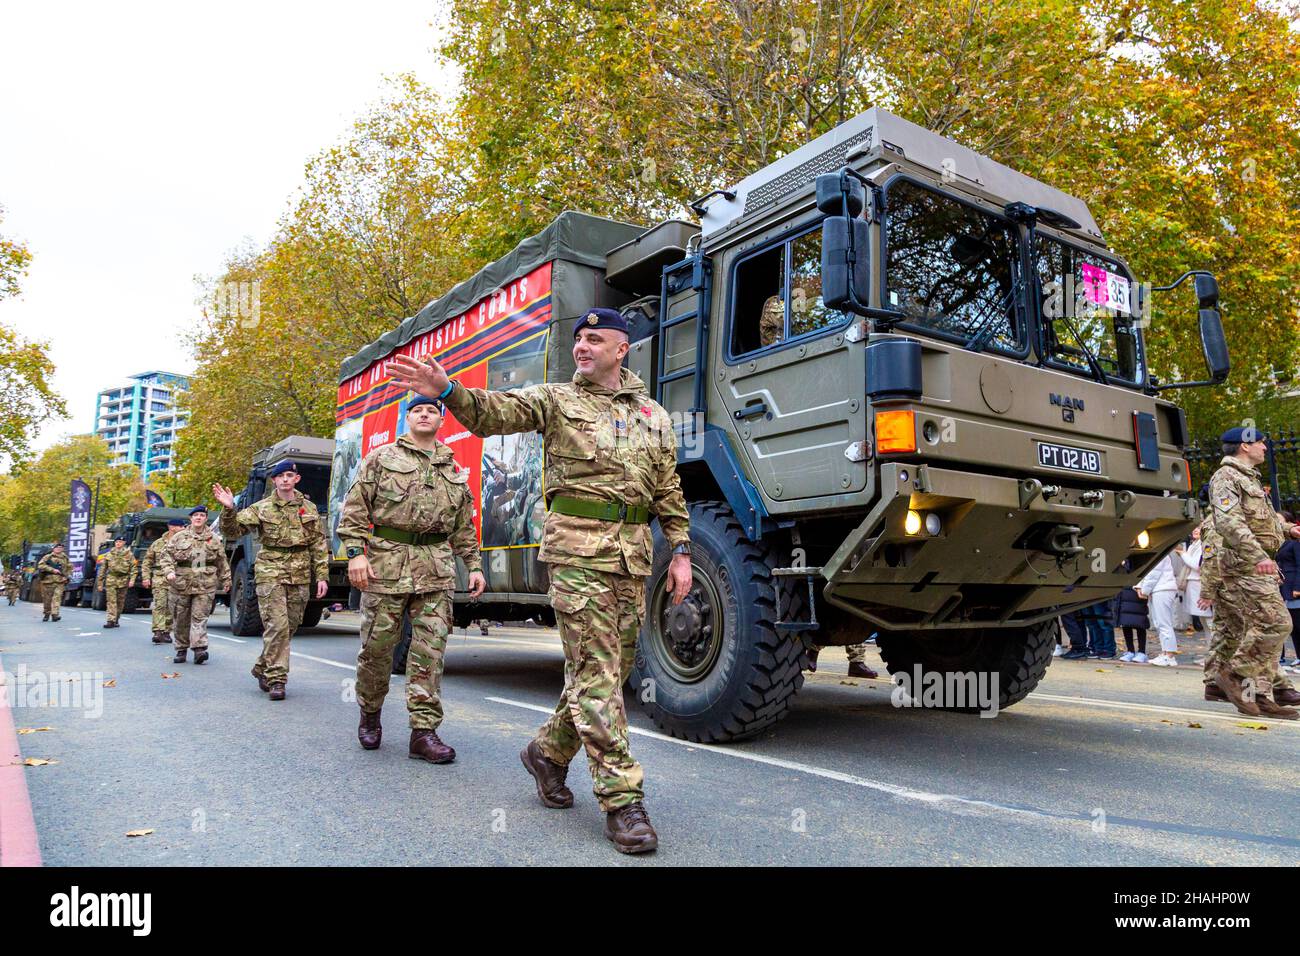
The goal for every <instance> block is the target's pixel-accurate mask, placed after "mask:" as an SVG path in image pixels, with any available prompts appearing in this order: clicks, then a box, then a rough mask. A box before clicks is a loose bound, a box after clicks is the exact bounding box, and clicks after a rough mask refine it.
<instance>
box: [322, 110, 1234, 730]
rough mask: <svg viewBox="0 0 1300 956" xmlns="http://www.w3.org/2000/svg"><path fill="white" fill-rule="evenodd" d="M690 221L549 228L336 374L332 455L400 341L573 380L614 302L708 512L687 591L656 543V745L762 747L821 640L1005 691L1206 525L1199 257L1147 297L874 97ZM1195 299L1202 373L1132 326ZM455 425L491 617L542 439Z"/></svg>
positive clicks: (354, 426) (1011, 175) (1206, 325)
mask: <svg viewBox="0 0 1300 956" xmlns="http://www.w3.org/2000/svg"><path fill="white" fill-rule="evenodd" d="M693 209H694V210H695V211H696V213H697V214H698V215H699V217H700V224H699V225H698V226H697V225H695V224H692V223H686V222H680V221H670V222H665V223H661V224H659V225H657V226H655V227H653V228H650V229H644V228H641V227H638V226H634V225H631V224H626V223H616V222H611V221H609V220H603V219H597V218H595V217H590V216H584V215H582V214H578V213H565V214H563V215H561V216H560V217H559V218H558V219H557V220H556V221H555V222H553V223H552V224H551V225H550V226H549V227H547V229H546V230H544V231H543V232H542V233H540V234H538V235H537V236H534V237H531V238H530V239H528V240H525V241H524V242H523V243H521V245H520V246H519V247H518V248H517V249H516V250H515V251H514V252H513V253H511V254H510V255H508V256H506V257H504V258H503V259H501V260H499V261H497V262H494V263H492V264H490V265H489V266H487V267H485V268H484V269H483V270H481V271H480V272H479V273H478V274H476V275H475V276H474V277H472V278H471V279H469V280H467V281H466V282H463V283H461V284H460V285H458V286H456V287H455V288H454V289H452V290H451V291H450V292H449V293H448V294H447V295H445V296H443V297H442V298H440V299H438V300H435V301H434V302H432V303H430V304H429V305H428V306H426V307H425V308H424V309H423V310H421V311H420V312H419V313H417V314H416V315H415V316H412V317H411V318H409V319H407V320H406V321H404V322H403V323H402V324H401V325H400V326H399V327H398V328H396V329H394V330H393V331H392V332H390V333H389V334H388V335H386V336H384V337H383V338H381V339H380V340H379V341H377V342H376V343H374V344H372V345H371V346H369V347H368V348H366V349H364V350H362V351H361V352H360V353H358V354H357V355H356V356H354V357H353V358H351V359H349V360H348V361H347V362H346V363H344V366H343V369H342V374H341V377H340V378H341V383H340V387H339V405H338V422H339V426H340V427H339V433H338V435H339V438H338V440H339V443H340V445H342V444H343V443H344V442H345V441H346V442H350V443H353V444H354V445H355V446H356V449H357V456H356V457H360V455H361V454H364V452H366V451H369V450H370V449H371V448H373V447H375V446H377V445H379V444H383V443H384V442H386V441H392V440H393V439H394V438H395V437H396V432H397V429H398V428H400V426H401V421H402V417H401V414H400V412H401V410H402V409H403V407H404V406H403V402H404V401H405V395H404V394H401V393H398V392H397V391H396V389H395V387H393V386H392V385H391V384H389V383H388V380H387V378H386V376H385V373H384V371H383V361H384V360H385V359H387V358H388V357H389V356H391V355H392V354H394V353H395V352H397V351H401V352H403V353H404V354H411V355H416V356H420V355H424V354H429V353H432V354H435V355H437V356H438V358H439V361H440V362H441V363H442V364H443V365H444V366H445V367H447V368H448V371H449V372H451V373H452V374H453V376H454V377H456V378H458V379H459V380H460V381H461V382H462V383H463V384H466V385H471V386H479V387H488V388H514V387H519V386H522V385H525V384H529V383H530V382H535V381H566V380H568V379H569V378H570V377H571V376H572V374H573V361H572V356H571V354H570V349H571V344H572V329H573V325H574V323H575V321H577V320H578V318H579V317H581V316H582V315H583V314H584V313H585V311H586V310H587V309H588V308H590V307H592V306H595V305H613V306H615V307H619V308H621V309H623V311H624V314H625V315H627V316H629V318H630V319H631V324H632V328H633V334H632V336H631V338H632V340H633V342H632V348H631V352H630V354H629V357H628V366H629V368H631V369H632V370H633V371H634V372H636V373H637V374H638V375H639V376H640V377H641V378H642V380H644V381H645V382H646V383H647V386H648V388H649V389H650V391H651V394H652V395H653V396H654V397H655V398H656V399H657V400H658V401H659V402H660V403H661V404H662V405H663V406H664V407H665V408H667V409H668V411H669V412H670V413H672V414H673V415H674V417H675V420H676V421H677V422H678V426H677V441H678V456H679V467H678V471H679V474H680V475H681V478H682V483H683V487H684V489H685V492H686V496H687V499H688V501H689V503H690V509H691V529H692V530H691V534H692V544H693V556H692V563H693V566H694V576H695V581H694V588H693V591H692V593H691V595H690V596H689V597H688V598H687V599H686V600H685V601H684V602H683V603H682V604H680V605H677V606H674V605H673V604H672V603H671V601H669V600H668V599H667V595H666V590H665V572H666V567H667V563H668V554H667V549H666V547H665V545H664V542H663V540H662V536H660V535H659V534H658V530H657V528H656V562H655V570H654V573H653V574H652V575H651V576H650V578H649V580H648V583H647V618H646V623H645V627H644V629H643V631H642V633H641V637H640V642H639V645H638V649H637V654H636V663H635V668H634V670H633V673H632V674H631V676H630V679H629V681H628V687H627V692H628V694H629V696H635V697H636V699H637V700H639V701H640V702H641V704H642V706H643V707H644V708H645V709H646V710H647V711H648V713H649V714H650V716H651V717H652V718H653V720H654V721H655V722H656V723H657V724H658V725H659V726H660V727H662V728H663V729H664V730H666V731H668V732H670V733H672V734H675V735H677V736H681V737H684V738H687V739H691V740H699V741H719V740H727V739H738V738H743V737H746V736H750V735H753V734H755V733H757V732H759V731H761V730H763V729H764V728H766V727H769V726H770V725H772V724H773V723H774V722H776V721H777V720H778V719H780V717H781V716H782V715H783V714H784V713H785V712H786V711H787V709H788V707H789V706H790V703H791V699H792V698H793V697H794V695H795V693H796V691H797V690H798V689H799V687H800V686H801V684H802V681H803V676H802V669H803V664H804V662H805V649H806V647H807V646H808V645H810V644H813V643H815V644H818V645H843V644H849V643H857V642H859V641H861V640H863V639H864V638H865V637H867V636H868V635H869V634H871V633H872V632H877V633H878V645H879V648H880V652H881V654H882V656H883V658H884V659H885V661H886V664H887V666H888V668H889V670H890V671H891V673H894V674H899V673H906V674H908V675H912V676H915V675H917V674H920V675H922V676H923V677H924V675H928V674H937V675H940V676H946V675H953V676H957V675H969V676H971V677H975V676H979V675H983V679H985V680H987V681H989V682H990V683H991V684H992V686H993V687H995V688H996V689H997V706H998V707H1006V706H1009V705H1011V704H1014V703H1015V702H1017V701H1019V700H1021V699H1022V698H1024V697H1025V696H1026V695H1027V694H1028V693H1029V692H1030V690H1031V689H1032V688H1033V687H1034V686H1035V684H1036V683H1037V682H1038V681H1039V679H1040V678H1041V677H1042V675H1043V673H1044V671H1045V670H1046V668H1047V665H1048V663H1049V662H1050V659H1051V652H1052V647H1053V645H1054V643H1055V642H1054V637H1055V633H1056V627H1057V618H1058V617H1059V615H1060V614H1062V613H1063V612H1066V611H1069V610H1072V609H1076V608H1079V607H1083V606H1086V605H1088V604H1092V603H1095V602H1097V601H1099V600H1103V599H1106V598H1109V597H1110V596H1112V595H1113V594H1115V593H1116V592H1117V591H1119V590H1120V589H1121V588H1122V587H1125V586H1127V585H1129V584H1131V583H1133V582H1134V581H1136V580H1137V579H1138V578H1139V577H1140V575H1142V573H1143V572H1144V571H1145V570H1146V569H1148V568H1149V567H1150V566H1151V565H1152V564H1153V563H1154V562H1155V561H1156V560H1158V559H1159V558H1160V557H1161V556H1162V555H1163V554H1164V553H1165V552H1167V551H1168V550H1169V549H1170V548H1172V547H1173V545H1174V544H1175V543H1176V542H1177V541H1178V540H1179V539H1181V538H1182V537H1183V536H1184V535H1186V534H1187V533H1188V532H1189V530H1190V528H1191V527H1192V525H1193V523H1194V521H1195V520H1196V518H1197V516H1198V506H1197V503H1196V502H1195V500H1193V499H1191V498H1189V497H1188V492H1189V470H1188V466H1187V462H1186V461H1185V460H1184V458H1183V457H1182V449H1183V447H1184V446H1185V445H1186V443H1187V440H1188V436H1187V426H1186V421H1185V418H1184V416H1183V414H1182V412H1181V410H1180V409H1179V408H1178V407H1177V406H1176V405H1175V404H1173V403H1172V402H1170V401H1167V400H1165V399H1164V398H1162V397H1161V395H1162V393H1163V391H1164V390H1165V389H1169V388H1178V387H1185V386H1189V385H1212V384H1217V383H1219V382H1221V381H1223V380H1224V379H1225V378H1226V376H1227V374H1228V368H1229V363H1228V355H1227V346H1226V343H1225V340H1224V334H1223V328H1222V322H1221V320H1220V316H1219V313H1218V311H1217V300H1218V289H1217V284H1216V283H1215V281H1214V279H1213V277H1212V276H1210V275H1209V274H1208V273H1203V272H1194V273H1193V272H1189V273H1187V274H1185V275H1184V276H1182V277H1180V278H1179V279H1178V280H1177V281H1176V282H1174V283H1172V284H1171V285H1169V286H1162V287H1158V288H1152V287H1149V286H1148V285H1145V284H1139V283H1138V281H1137V278H1136V277H1135V276H1134V275H1133V273H1132V271H1131V270H1130V269H1129V267H1128V266H1127V265H1126V264H1125V262H1124V260H1123V259H1122V258H1121V257H1120V256H1118V255H1116V254H1115V253H1114V252H1112V251H1111V250H1109V249H1108V248H1107V246H1106V244H1105V242H1104V240H1103V237H1102V235H1101V230H1100V228H1099V227H1098V225H1097V223H1096V221H1095V219H1094V218H1093V216H1092V215H1091V214H1090V212H1089V210H1088V207H1087V206H1086V205H1085V204H1084V203H1083V202H1082V201H1080V200H1078V199H1077V198H1075V197H1072V196H1070V195H1067V194H1065V193H1063V192H1061V191H1059V190H1056V189H1053V188H1052V187H1050V186H1048V185H1046V184H1044V183H1041V182H1038V181H1036V180H1034V179H1032V178H1030V177H1028V176H1025V175H1022V174H1020V173H1018V172H1016V171H1014V170H1012V169H1010V168H1008V167H1006V166H1003V165H1001V164H998V163H996V162H993V161H992V160H990V159H989V158H988V157H986V156H982V155H979V154H977V153H975V152H973V151H971V150H969V149H967V148H965V147H963V146H962V145H960V144H959V143H956V142H954V141H952V140H951V139H948V138H945V137H943V136H940V135H938V134H935V133H933V132H930V131H928V130H925V129H922V128H921V127H918V126H916V125H914V124H912V123H909V122H906V121H905V120H902V119H900V118H899V117H897V116H893V115H891V114H889V113H887V112H885V111H883V110H879V109H872V110H869V111H868V112H866V113H864V114H862V115H860V116H858V117H855V118H854V119H852V120H850V121H848V122H846V123H844V124H842V125H840V126H839V127H837V128H835V129H834V130H832V131H830V132H828V133H826V134H825V135H823V136H821V137H818V138H817V139H815V140H813V141H812V142H810V143H808V144H807V145H805V146H803V147H801V148H799V149H797V150H795V151H794V152H792V153H790V154H789V155H787V156H785V157H784V158H782V159H780V160H778V161H777V162H775V163H773V164H771V165H770V166H768V167H766V168H764V169H762V170H760V171H759V172H756V173H754V174H753V175H751V176H749V177H747V178H746V179H744V180H742V181H741V182H740V183H738V184H736V185H734V186H731V187H729V188H726V189H718V190H715V191H713V192H712V193H710V194H708V195H707V196H705V197H702V198H701V199H700V200H698V201H697V202H696V203H694V204H693ZM1189 279H1190V280H1192V281H1190V282H1189V281H1188V280H1189ZM1180 288H1181V289H1182V290H1184V292H1183V294H1184V295H1187V294H1189V293H1191V292H1192V291H1193V290H1194V294H1195V298H1196V303H1195V305H1193V304H1192V302H1191V297H1190V295H1189V296H1188V303H1187V306H1186V307H1188V308H1192V307H1195V308H1198V310H1199V316H1198V317H1199V322H1200V331H1201V337H1202V344H1203V347H1204V351H1205V357H1206V362H1207V366H1208V369H1209V373H1208V377H1207V378H1206V380H1205V381H1201V382H1175V383H1169V384H1164V383H1161V382H1159V381H1157V380H1156V378H1155V377H1154V376H1153V375H1151V374H1150V372H1149V370H1148V369H1147V367H1146V360H1145V349H1144V338H1143V336H1144V329H1145V328H1146V327H1148V326H1149V325H1151V324H1153V323H1154V324H1155V325H1157V326H1158V325H1159V317H1158V315H1157V311H1156V309H1155V305H1154V304H1155V302H1156V301H1157V300H1156V297H1155V293H1157V292H1159V293H1168V292H1172V291H1173V290H1175V289H1180ZM1160 301H1161V302H1165V301H1168V300H1163V299H1162V300H1160ZM575 427H579V428H580V427H582V423H580V422H577V423H575ZM443 438H444V440H445V441H447V442H448V444H450V445H451V447H452V448H453V450H454V451H455V453H456V456H457V459H458V461H459V462H460V464H461V465H462V466H463V467H466V468H468V469H469V471H470V472H471V487H474V486H478V487H480V489H481V502H480V505H481V507H480V514H479V515H478V520H479V522H480V531H481V535H482V541H483V546H484V553H485V559H486V560H485V566H486V571H487V575H488V586H489V593H487V594H485V595H484V597H483V599H482V600H483V602H484V603H485V604H486V605H488V606H489V607H492V606H495V607H494V609H493V610H490V611H489V612H488V613H489V614H490V616H492V617H503V616H507V615H510V614H518V612H519V611H520V610H521V609H524V608H527V607H528V606H530V605H531V606H533V607H536V605H538V604H540V603H543V602H545V600H546V598H545V591H546V571H545V567H544V566H543V565H541V564H540V563H538V562H537V561H536V560H535V554H536V552H535V550H533V549H534V548H535V546H536V540H535V538H534V535H535V533H536V530H537V528H538V527H539V525H540V522H539V520H538V519H539V516H540V514H541V511H540V509H542V508H544V507H545V502H542V501H540V499H539V491H540V487H541V484H540V482H541V478H540V466H541V462H542V453H541V449H540V447H538V446H539V445H540V442H539V441H537V440H536V438H535V436H512V437H508V438H506V439H487V440H483V441H480V440H479V439H476V438H473V436H469V435H468V434H467V433H466V432H465V431H464V430H463V429H462V428H461V427H460V426H459V425H458V424H456V423H455V422H454V421H450V420H449V421H448V423H447V424H446V425H444V431H443ZM336 477H337V476H336ZM511 479H518V480H517V481H515V482H514V484H513V485H512V482H511ZM503 496H505V497H503ZM521 501H522V503H523V510H522V512H521V511H520V510H519V508H518V507H516V505H517V504H518V503H519V502H521ZM331 505H332V507H334V506H335V505H336V502H332V503H331ZM461 572H462V575H463V569H461ZM462 583H463V577H462ZM918 669H919V671H918ZM947 704H948V705H949V706H954V704H953V703H952V702H947ZM955 706H962V705H955ZM962 709H968V708H967V707H965V706H962Z"/></svg>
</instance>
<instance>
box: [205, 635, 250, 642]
mask: <svg viewBox="0 0 1300 956" xmlns="http://www.w3.org/2000/svg"><path fill="white" fill-rule="evenodd" d="M208 637H215V638H217V639H218V640H222V641H230V643H232V644H247V643H248V641H242V640H240V639H239V638H237V637H226V636H225V635H224V634H209V635H208Z"/></svg>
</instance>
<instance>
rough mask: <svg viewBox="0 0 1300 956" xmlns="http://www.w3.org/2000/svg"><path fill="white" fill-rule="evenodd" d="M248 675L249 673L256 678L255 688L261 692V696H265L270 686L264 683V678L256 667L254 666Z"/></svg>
mask: <svg viewBox="0 0 1300 956" xmlns="http://www.w3.org/2000/svg"><path fill="white" fill-rule="evenodd" d="M249 673H251V674H252V675H253V677H254V678H256V680H257V686H258V688H259V689H260V690H261V691H262V693H263V694H265V693H266V692H267V691H269V690H270V689H271V685H270V684H268V683H267V682H266V678H265V677H263V676H262V673H261V672H260V671H259V670H258V669H257V667H256V666H254V667H253V669H252V670H251V671H250V672H249Z"/></svg>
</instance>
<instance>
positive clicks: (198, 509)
mask: <svg viewBox="0 0 1300 956" xmlns="http://www.w3.org/2000/svg"><path fill="white" fill-rule="evenodd" d="M200 512H202V513H203V514H207V513H208V506H207V505H195V506H194V507H193V508H191V509H190V514H192V515H196V514H199V513H200Z"/></svg>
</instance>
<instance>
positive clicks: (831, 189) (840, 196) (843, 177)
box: [817, 172, 867, 219]
mask: <svg viewBox="0 0 1300 956" xmlns="http://www.w3.org/2000/svg"><path fill="white" fill-rule="evenodd" d="M846 197H847V200H848V209H845V208H844V203H845V199H846ZM866 205H867V187H866V186H864V185H863V184H862V181H861V180H859V179H854V178H853V177H852V176H849V175H848V174H847V173H843V172H838V173H823V174H822V175H820V176H818V177H817V208H818V209H820V210H821V211H822V212H824V213H826V215H828V216H848V217H849V218H850V219H853V218H856V217H858V216H860V215H862V210H863V209H865V208H866Z"/></svg>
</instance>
